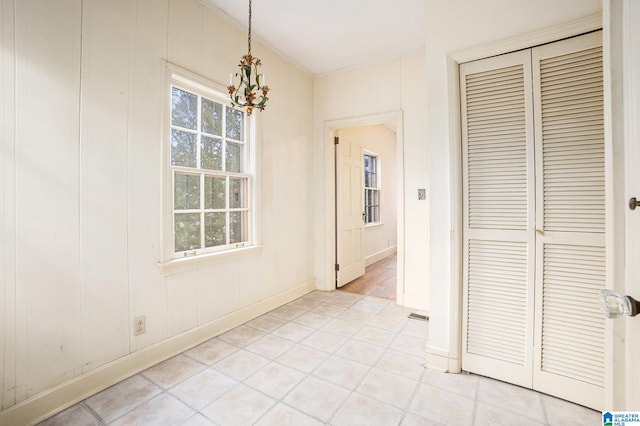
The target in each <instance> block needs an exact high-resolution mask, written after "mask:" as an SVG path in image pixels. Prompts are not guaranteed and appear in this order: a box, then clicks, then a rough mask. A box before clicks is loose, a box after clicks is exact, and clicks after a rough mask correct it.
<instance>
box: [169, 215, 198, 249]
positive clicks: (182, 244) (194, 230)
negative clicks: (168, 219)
mask: <svg viewBox="0 0 640 426" xmlns="http://www.w3.org/2000/svg"><path fill="white" fill-rule="evenodd" d="M174 229H175V236H176V239H175V250H176V251H177V252H178V251H185V250H195V249H199V248H200V213H176V214H175V219H174Z"/></svg>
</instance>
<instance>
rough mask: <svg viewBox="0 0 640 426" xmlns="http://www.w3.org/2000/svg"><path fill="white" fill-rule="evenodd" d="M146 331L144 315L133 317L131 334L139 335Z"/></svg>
mask: <svg viewBox="0 0 640 426" xmlns="http://www.w3.org/2000/svg"><path fill="white" fill-rule="evenodd" d="M146 331H147V320H146V319H145V317H144V316H141V317H137V318H134V319H133V335H134V336H139V335H141V334H144V333H145V332H146Z"/></svg>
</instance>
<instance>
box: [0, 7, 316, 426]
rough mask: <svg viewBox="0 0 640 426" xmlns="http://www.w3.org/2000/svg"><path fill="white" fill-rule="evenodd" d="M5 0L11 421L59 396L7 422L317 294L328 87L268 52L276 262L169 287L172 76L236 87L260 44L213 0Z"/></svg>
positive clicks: (264, 129) (266, 119)
mask: <svg viewBox="0 0 640 426" xmlns="http://www.w3.org/2000/svg"><path fill="white" fill-rule="evenodd" d="M0 1H1V4H0V22H2V24H1V28H2V30H1V31H2V33H1V34H0V36H1V38H0V42H1V43H2V56H1V57H0V60H1V64H0V73H1V74H0V81H1V82H2V85H1V86H0V89H1V90H2V102H1V103H0V108H1V109H0V120H1V121H0V129H2V130H1V131H2V143H1V145H0V152H1V154H2V157H1V162H2V166H1V167H0V170H1V172H0V186H1V187H2V197H0V203H1V204H0V212H1V214H2V228H0V232H1V234H0V245H1V248H0V341H1V343H0V345H1V346H2V347H3V348H4V349H3V350H2V351H0V366H1V367H0V368H1V370H0V373H1V374H0V376H1V377H2V382H1V383H0V390H1V393H0V401H1V402H0V405H1V407H2V408H4V409H7V408H9V407H12V406H14V405H15V404H17V403H20V402H22V401H25V400H27V399H29V398H31V399H30V401H32V400H38V401H44V400H46V398H47V397H51V395H54V394H55V395H57V397H58V399H57V400H56V402H52V401H51V400H47V401H48V402H47V401H45V402H43V403H42V404H41V405H40V406H28V404H27V405H25V404H20V405H19V406H20V407H22V408H20V409H21V410H22V411H19V410H18V411H13V410H5V411H3V412H0V423H3V421H7V422H8V423H12V421H14V420H15V421H17V422H18V423H21V422H22V421H24V420H25V419H31V420H33V419H34V418H37V416H39V415H42V414H46V410H47V409H56V408H59V406H60V405H64V404H67V403H69V402H72V401H71V399H72V398H77V397H78V396H79V395H81V394H82V393H83V392H87V391H88V390H89V389H93V390H97V389H99V388H100V387H104V386H105V385H108V384H110V383H113V382H114V381H116V380H118V379H121V378H122V377H123V376H126V375H127V374H132V373H133V372H135V370H136V369H137V368H138V369H139V368H141V367H143V366H144V365H145V363H149V362H152V361H153V360H154V359H160V358H162V357H166V356H169V355H170V352H171V351H176V350H179V349H184V347H185V345H189V344H194V343H195V342H196V341H198V340H202V339H205V338H207V337H208V336H210V335H212V334H215V333H216V332H220V331H222V330H223V329H224V327H228V326H230V325H232V323H233V322H234V321H235V322H237V321H240V320H242V319H243V318H244V319H248V318H249V317H250V316H251V315H257V314H259V313H261V311H264V309H266V308H267V307H269V306H272V305H274V304H276V303H283V301H286V300H288V299H290V298H293V297H295V296H296V295H299V294H303V293H304V292H306V291H309V290H310V289H312V288H314V285H315V281H314V247H313V240H314V221H313V215H314V206H313V204H314V198H313V192H314V191H313V189H314V180H313V178H314V175H313V173H314V172H313V155H314V151H313V139H314V128H313V118H314V117H313V107H314V105H313V96H314V85H313V78H312V77H311V76H309V75H307V74H306V73H304V72H302V71H300V70H299V69H297V68H295V67H294V66H292V65H291V64H290V63H288V62H286V61H285V60H283V59H281V58H280V57H278V56H277V55H276V54H274V53H273V52H270V51H268V50H266V49H264V48H262V47H261V46H260V45H257V44H256V43H255V42H254V46H253V47H254V52H253V53H254V54H255V55H257V56H259V57H260V58H261V59H262V60H263V63H264V68H263V70H264V72H265V73H266V74H268V75H269V82H270V86H271V88H272V92H271V93H272V100H271V101H270V102H269V104H268V106H267V110H266V111H265V112H263V113H261V116H260V117H259V127H258V131H259V134H260V143H261V144H262V151H261V152H262V156H261V158H260V159H259V167H260V169H261V174H262V180H261V181H260V182H259V185H260V189H261V199H262V204H261V212H260V213H261V214H260V221H261V224H262V238H261V239H262V244H263V249H262V251H259V252H257V253H253V254H251V255H247V256H240V257H228V258H224V259H219V260H217V261H215V262H213V263H204V264H200V265H199V266H198V267H195V268H193V269H192V270H189V271H187V272H181V273H176V274H173V275H169V276H163V275H162V274H161V273H160V270H159V268H158V265H157V262H158V261H160V260H161V251H160V250H161V234H162V229H161V208H160V207H161V201H162V200H161V194H162V188H161V182H162V159H161V152H162V144H164V143H167V141H163V140H162V124H163V123H162V121H161V120H162V110H163V107H165V106H166V105H164V104H163V93H162V92H163V88H164V87H165V85H164V78H165V65H164V63H163V60H168V61H169V62H171V63H174V64H176V65H178V66H180V67H183V68H185V69H187V70H189V71H192V72H194V73H197V74H200V75H202V76H203V77H206V78H209V79H211V80H213V81H216V82H219V83H220V84H225V83H226V81H227V78H228V75H229V72H231V71H233V70H235V69H236V67H237V63H238V61H239V59H240V56H241V55H242V54H244V53H245V52H244V50H245V48H246V33H245V32H244V31H240V30H238V29H237V28H236V27H234V26H232V25H231V24H229V23H228V22H227V21H226V20H224V19H222V18H221V17H220V16H218V15H216V14H215V13H213V12H212V11H210V10H209V9H207V8H206V7H205V6H204V5H203V4H201V3H200V2H198V1H197V0H137V1H130V0H111V1H108V2H107V1H84V2H82V1H80V0H59V1H55V2H52V1H48V0H40V1H37V0H33V1H28V2H27V1H13V0H0ZM237 313H241V314H237ZM234 314H237V315H236V316H233V315H234ZM141 315H144V316H146V328H147V331H146V334H143V335H141V336H139V337H133V333H132V322H133V318H134V317H137V316H141ZM232 317H233V320H229V318H232ZM223 320H224V321H223ZM225 321H226V322H225ZM185 336H186V337H185ZM172 342H173V343H172ZM175 342H179V343H180V344H177V343H175ZM172 345H173V346H172ZM139 353H141V354H144V355H136V354H139ZM114 365H119V366H120V367H118V368H119V369H118V373H117V374H106V373H105V372H110V371H111V372H113V371H115V370H109V368H114V369H115V367H113V366H114ZM98 367H102V368H100V369H98ZM90 373H91V374H94V375H93V376H91V377H92V378H93V379H92V382H91V384H90V386H89V385H87V386H85V387H82V386H83V385H82V383H84V382H82V379H83V377H88V375H90ZM100 374H102V376H100ZM118 375H119V376H118ZM72 379H77V380H72ZM78 380H79V381H78ZM87 382H88V381H87ZM79 383H80V385H79ZM61 384H63V386H62V387H57V388H55V389H54V387H56V386H57V385H61ZM67 384H68V385H69V386H68V387H67V388H65V386H66V385H67ZM71 388H73V389H71ZM61 389H62V390H61ZM65 389H67V393H66V394H65V393H64V392H65ZM45 391H50V392H46V393H45ZM56 392H57V393H56ZM43 395H45V396H44V397H43ZM47 404H48V405H47ZM56 404H57V405H56ZM24 407H27V408H24ZM29 411H31V412H29ZM16 413H17V414H16ZM25 413H27V417H22V418H21V417H19V416H20V415H25ZM12 416H13V417H12ZM15 416H18V417H15ZM34 416H35V417H34ZM3 419H4V420H3ZM12 419H13V420H12ZM16 419H22V420H20V421H18V420H16Z"/></svg>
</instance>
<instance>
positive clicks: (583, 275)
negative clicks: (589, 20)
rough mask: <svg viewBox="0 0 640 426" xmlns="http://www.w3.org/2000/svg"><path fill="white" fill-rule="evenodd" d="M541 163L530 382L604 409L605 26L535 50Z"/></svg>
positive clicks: (538, 153)
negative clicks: (602, 300)
mask: <svg viewBox="0 0 640 426" xmlns="http://www.w3.org/2000/svg"><path fill="white" fill-rule="evenodd" d="M532 64H533V93H534V103H535V108H534V111H535V119H534V120H535V123H536V128H535V132H534V134H535V140H536V168H537V173H536V177H537V185H536V188H537V203H536V206H537V209H536V229H537V230H538V232H537V236H536V264H537V265H536V308H535V311H536V312H535V321H536V324H535V334H534V339H535V340H534V341H535V345H534V347H535V348H536V352H535V360H534V376H533V377H534V382H533V387H534V389H537V390H540V391H542V392H545V393H550V394H553V395H556V396H560V397H562V398H565V399H570V400H572V401H574V402H577V403H580V404H583V405H587V406H589V407H593V408H596V409H604V408H605V407H604V380H605V365H604V327H605V319H604V316H603V315H602V312H601V311H600V306H599V303H598V296H599V291H600V289H602V288H604V286H605V245H604V244H605V234H604V231H605V180H604V108H603V106H604V101H603V71H602V40H601V32H596V33H592V34H588V35H585V36H581V37H575V38H572V39H568V40H564V41H561V42H557V43H553V44H549V45H545V46H541V47H537V48H535V49H533V50H532Z"/></svg>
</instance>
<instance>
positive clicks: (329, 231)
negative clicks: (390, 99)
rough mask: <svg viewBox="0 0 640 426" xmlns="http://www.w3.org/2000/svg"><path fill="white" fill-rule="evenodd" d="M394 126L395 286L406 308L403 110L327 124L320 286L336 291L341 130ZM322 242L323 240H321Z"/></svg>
mask: <svg viewBox="0 0 640 426" xmlns="http://www.w3.org/2000/svg"><path fill="white" fill-rule="evenodd" d="M385 123H393V124H394V125H395V128H396V173H397V176H396V177H397V182H396V185H397V197H396V208H397V252H398V260H397V284H396V303H398V304H399V305H403V304H404V222H405V214H404V134H403V128H404V121H403V113H402V110H396V111H389V112H383V113H379V114H369V115H362V116H356V117H349V118H342V119H336V120H328V121H325V124H324V137H323V139H322V140H323V144H324V146H325V147H326V148H325V156H324V158H325V165H324V166H325V167H324V169H325V179H324V190H325V194H327V196H326V202H327V205H326V210H325V211H326V212H331V213H330V214H326V215H325V221H324V227H323V228H324V229H325V232H324V238H325V241H324V243H325V245H324V246H325V247H326V248H327V250H325V252H324V260H325V261H324V264H325V271H324V277H325V280H324V282H323V283H318V284H319V285H318V287H319V288H322V289H324V290H334V289H335V271H334V265H335V264H336V253H335V250H334V248H335V247H336V234H335V229H336V217H335V214H334V213H333V212H335V209H336V202H335V188H336V186H335V185H336V174H335V173H336V170H335V161H334V158H335V150H336V147H335V144H334V137H335V136H336V133H338V131H339V130H340V129H345V128H349V127H360V126H373V125H377V124H385ZM320 238H322V237H320Z"/></svg>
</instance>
